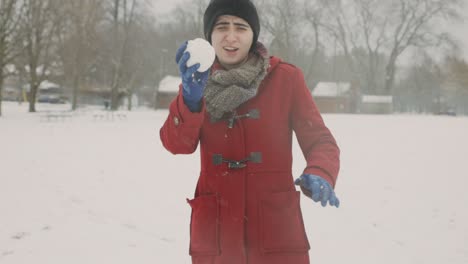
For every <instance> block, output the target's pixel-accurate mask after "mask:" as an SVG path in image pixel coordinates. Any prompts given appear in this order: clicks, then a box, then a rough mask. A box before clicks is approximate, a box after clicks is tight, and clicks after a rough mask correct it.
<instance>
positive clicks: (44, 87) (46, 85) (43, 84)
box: [39, 80, 60, 90]
mask: <svg viewBox="0 0 468 264" xmlns="http://www.w3.org/2000/svg"><path fill="white" fill-rule="evenodd" d="M59 87H60V85H58V84H56V83H53V82H50V81H47V80H45V81H43V82H41V85H39V89H40V90H47V89H50V88H59Z"/></svg>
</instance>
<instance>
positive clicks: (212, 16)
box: [203, 0, 260, 51]
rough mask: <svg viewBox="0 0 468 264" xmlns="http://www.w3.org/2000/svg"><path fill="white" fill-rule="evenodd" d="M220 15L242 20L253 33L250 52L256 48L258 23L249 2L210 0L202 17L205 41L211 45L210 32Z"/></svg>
mask: <svg viewBox="0 0 468 264" xmlns="http://www.w3.org/2000/svg"><path fill="white" fill-rule="evenodd" d="M222 15H231V16H236V17H240V18H242V19H244V20H245V21H247V23H249V25H250V27H251V28H252V31H253V42H252V46H251V47H250V50H251V51H252V50H253V49H254V48H255V47H256V43H257V40H258V35H259V34H260V21H259V18H258V14H257V9H256V8H255V6H254V4H253V3H252V2H250V1H249V0H211V1H210V4H209V5H208V7H207V8H206V10H205V15H204V16H203V30H204V33H205V39H206V40H208V42H210V43H211V32H213V26H214V23H215V22H216V19H217V18H218V17H219V16H222Z"/></svg>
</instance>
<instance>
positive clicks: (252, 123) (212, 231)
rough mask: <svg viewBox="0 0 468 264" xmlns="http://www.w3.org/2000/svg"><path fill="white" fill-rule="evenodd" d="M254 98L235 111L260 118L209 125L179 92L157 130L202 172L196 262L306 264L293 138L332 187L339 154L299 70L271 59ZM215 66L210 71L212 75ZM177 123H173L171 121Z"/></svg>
mask: <svg viewBox="0 0 468 264" xmlns="http://www.w3.org/2000/svg"><path fill="white" fill-rule="evenodd" d="M270 64H271V65H270V68H269V70H268V74H267V76H266V77H265V79H264V80H263V82H262V84H261V86H260V87H259V91H258V94H257V95H256V96H255V97H254V98H252V99H250V100H249V101H247V102H246V103H244V104H242V105H241V106H240V107H238V109H237V110H236V114H237V115H243V114H246V113H248V112H249V111H250V110H252V109H256V110H258V111H259V113H260V118H259V119H253V118H241V119H237V120H236V121H235V122H234V126H233V127H232V128H229V127H228V122H227V121H224V120H223V121H219V122H211V121H210V118H209V114H208V113H207V112H206V110H205V106H204V104H203V106H202V111H201V112H200V113H191V112H190V111H189V110H188V108H187V107H186V106H185V104H184V103H183V98H182V95H181V93H179V96H178V97H177V98H176V99H175V100H174V101H173V102H172V104H171V106H170V109H169V116H168V118H167V120H166V122H165V123H164V125H163V127H162V128H161V130H160V137H161V141H162V143H163V145H164V147H165V148H166V149H167V150H169V151H170V152H171V153H174V154H188V153H193V152H194V151H195V150H196V149H197V147H198V145H199V146H200V157H201V172H200V176H199V179H198V184H197V187H196V190H195V198H194V200H190V201H189V204H190V205H191V207H192V218H191V226H190V230H191V231H190V234H191V236H190V239H191V242H190V254H191V256H192V263H194V264H208V263H209V264H227V263H233V264H234V263H235V264H243V263H249V264H262V263H268V264H284V263H288V264H307V263H309V256H308V250H309V248H310V247H309V243H308V239H307V236H306V233H305V229H304V223H303V219H302V215H301V209H300V203H299V201H300V199H299V194H300V193H299V192H297V190H296V188H295V185H294V177H298V176H299V175H294V177H293V175H292V161H293V160H292V140H293V131H294V132H295V134H296V136H297V139H298V142H299V145H300V147H301V150H302V152H303V154H304V158H305V160H306V162H307V165H306V167H305V169H304V173H309V174H315V175H318V176H321V177H323V178H324V179H325V180H327V181H328V182H329V183H330V184H331V186H335V183H336V179H337V175H338V171H339V152H340V151H339V148H338V146H337V144H336V141H335V139H334V138H333V136H332V134H331V133H330V131H329V129H328V128H327V127H326V126H325V124H324V122H323V120H322V117H321V115H320V113H319V111H318V110H317V107H316V105H315V103H314V101H313V99H312V96H311V93H310V91H309V90H308V89H307V87H306V84H305V81H304V77H303V74H302V72H301V71H300V70H299V69H298V68H296V67H295V66H293V65H290V64H287V63H284V62H282V61H281V60H280V59H278V58H276V57H271V59H270ZM217 67H219V65H218V66H217V65H214V66H213V68H212V71H214V70H215V69H216V68H217ZM175 119H177V120H178V122H175V121H174V120H175ZM252 152H257V153H261V156H262V160H261V163H253V162H247V166H246V167H245V168H241V169H231V168H229V167H228V164H227V163H222V164H219V165H216V164H215V163H214V162H213V155H215V154H220V155H222V156H223V158H225V159H230V160H242V159H245V158H247V157H249V155H250V154H251V153H252Z"/></svg>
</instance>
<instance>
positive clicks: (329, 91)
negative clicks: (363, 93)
mask: <svg viewBox="0 0 468 264" xmlns="http://www.w3.org/2000/svg"><path fill="white" fill-rule="evenodd" d="M350 89H351V84H350V83H347V82H319V83H318V84H317V86H315V89H314V90H313V91H312V95H313V96H315V97H337V96H342V95H344V94H345V93H347V92H348V91H349V90H350Z"/></svg>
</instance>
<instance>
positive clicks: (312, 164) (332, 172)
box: [290, 68, 340, 187]
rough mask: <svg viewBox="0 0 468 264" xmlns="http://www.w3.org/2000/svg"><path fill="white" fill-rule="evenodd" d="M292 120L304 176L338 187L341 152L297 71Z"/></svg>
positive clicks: (302, 77)
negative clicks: (308, 175)
mask: <svg viewBox="0 0 468 264" xmlns="http://www.w3.org/2000/svg"><path fill="white" fill-rule="evenodd" d="M294 75H295V76H294V78H295V79H296V80H295V82H294V83H295V84H296V85H294V87H293V96H292V100H293V102H292V111H291V115H292V116H291V119H290V120H292V126H293V129H294V131H295V133H296V137H297V140H298V142H299V145H300V147H301V150H302V152H303V154H304V157H305V159H306V162H307V166H306V168H305V169H304V173H307V174H314V175H317V176H321V177H323V178H324V179H325V180H327V181H328V182H329V183H330V184H331V186H333V187H335V184H336V180H337V177H338V172H339V169H340V149H339V148H338V145H337V143H336V141H335V138H334V137H333V135H332V134H331V132H330V130H329V129H328V128H327V127H326V126H325V123H324V122H323V119H322V116H321V114H320V112H319V110H318V108H317V106H316V105H315V102H314V100H313V99H312V95H311V92H310V90H309V89H308V88H307V85H306V83H305V80H304V75H303V74H302V72H301V70H300V69H298V68H296V71H295V73H294Z"/></svg>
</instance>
